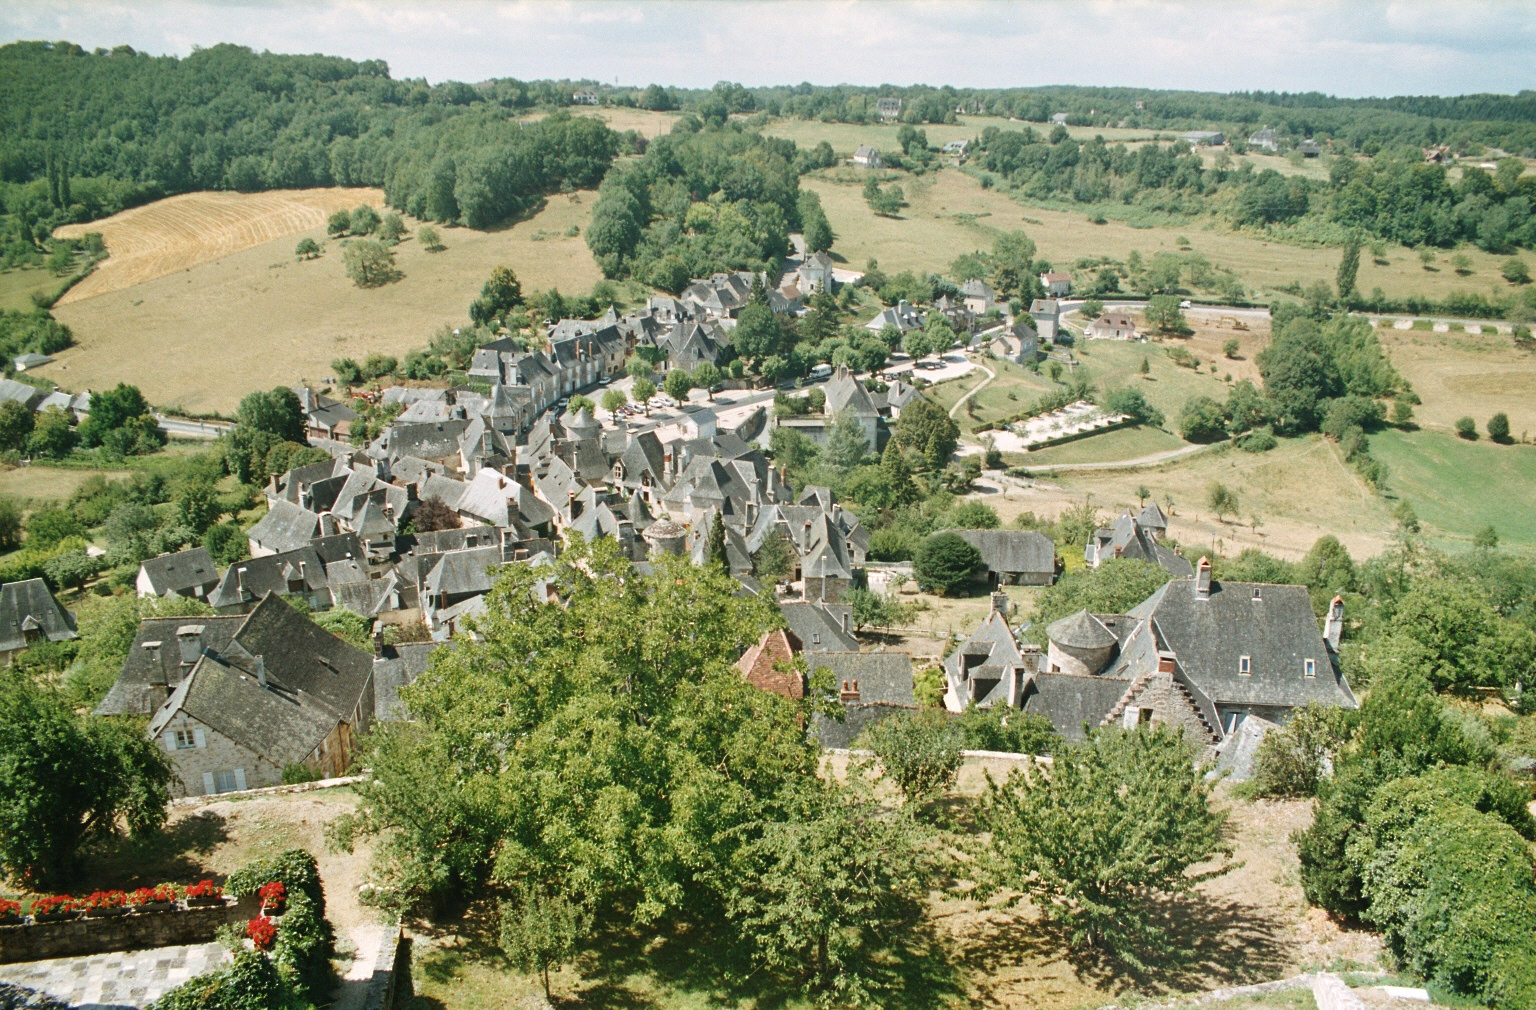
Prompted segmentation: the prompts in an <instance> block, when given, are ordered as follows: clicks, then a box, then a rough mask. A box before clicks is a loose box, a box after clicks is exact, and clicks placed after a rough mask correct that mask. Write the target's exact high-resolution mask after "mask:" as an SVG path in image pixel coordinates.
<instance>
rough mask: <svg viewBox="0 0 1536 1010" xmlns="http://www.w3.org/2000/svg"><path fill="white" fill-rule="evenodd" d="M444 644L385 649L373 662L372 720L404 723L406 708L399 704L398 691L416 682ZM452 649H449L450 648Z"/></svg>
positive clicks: (429, 643) (421, 644) (413, 643)
mask: <svg viewBox="0 0 1536 1010" xmlns="http://www.w3.org/2000/svg"><path fill="white" fill-rule="evenodd" d="M445 644H446V643H443V642H401V643H400V644H398V645H386V646H385V647H384V654H383V655H382V656H380V657H379V658H378V659H376V660H374V661H373V717H374V718H375V719H404V718H406V711H405V706H404V705H403V704H402V703H401V701H400V689H401V688H402V687H405V686H406V685H407V684H413V683H415V682H416V678H417V677H420V676H421V675H422V674H423V673H425V672H426V669H427V661H428V660H429V659H430V658H431V656H432V653H434V652H436V651H437V650H438V649H440V648H442V647H443V646H444V645H445ZM450 648H451V646H450Z"/></svg>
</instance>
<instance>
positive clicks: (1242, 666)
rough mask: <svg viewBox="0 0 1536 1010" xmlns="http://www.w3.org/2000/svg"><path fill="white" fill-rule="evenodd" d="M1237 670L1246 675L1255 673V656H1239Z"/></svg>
mask: <svg viewBox="0 0 1536 1010" xmlns="http://www.w3.org/2000/svg"><path fill="white" fill-rule="evenodd" d="M1237 672H1238V673H1240V674H1242V675H1243V676H1245V677H1246V676H1248V675H1249V674H1251V673H1253V657H1252V656H1239V657H1237Z"/></svg>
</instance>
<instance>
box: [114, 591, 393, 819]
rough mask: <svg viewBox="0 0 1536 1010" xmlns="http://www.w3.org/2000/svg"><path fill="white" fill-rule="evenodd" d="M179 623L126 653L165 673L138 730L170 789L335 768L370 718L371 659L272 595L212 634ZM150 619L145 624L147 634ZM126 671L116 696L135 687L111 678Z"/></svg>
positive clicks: (226, 787) (226, 788) (207, 788)
mask: <svg viewBox="0 0 1536 1010" xmlns="http://www.w3.org/2000/svg"><path fill="white" fill-rule="evenodd" d="M180 620H181V621H182V622H183V623H181V624H180V625H179V626H177V627H176V629H175V638H176V641H175V643H174V644H168V643H165V642H164V641H163V639H156V640H144V641H136V642H135V646H134V650H133V651H134V652H138V651H141V650H142V651H143V652H144V653H146V654H154V655H153V658H148V657H146V658H148V661H146V662H141V663H140V664H139V665H138V668H139V669H140V670H141V671H142V672H144V673H151V674H153V673H154V672H156V671H157V669H158V671H159V672H160V673H161V675H162V676H163V677H165V679H166V680H167V683H165V684H163V685H158V686H160V687H163V688H166V689H168V690H169V696H168V697H167V698H166V699H165V701H164V702H163V703H162V704H161V705H160V706H159V707H158V708H157V709H156V710H155V713H154V716H153V717H152V718H151V719H150V722H149V730H148V732H149V736H150V739H152V740H155V741H158V742H159V743H160V745H161V746H163V747H164V748H165V750H166V754H167V756H168V758H169V760H170V763H171V768H172V779H171V786H172V792H173V793H174V794H175V795H179V796H200V795H207V794H210V793H222V792H231V791H235V790H240V789H247V788H258V787H261V786H269V785H278V784H281V782H282V779H283V769H284V768H287V767H290V766H294V765H300V766H303V767H305V768H307V769H310V770H311V771H314V772H318V773H320V774H321V775H323V776H325V777H333V776H336V775H340V774H343V773H345V771H346V769H347V768H348V766H349V765H350V764H351V760H352V754H353V752H354V750H355V748H356V741H357V737H358V735H359V734H361V733H364V732H366V731H367V729H368V728H369V726H370V725H372V722H373V715H374V708H375V698H374V687H373V657H372V656H370V655H369V654H368V653H366V652H364V651H363V650H361V649H359V648H357V647H356V646H353V645H350V644H348V643H347V642H344V641H342V640H341V639H340V638H338V637H336V636H335V635H333V634H331V633H330V632H328V631H326V630H325V629H323V628H321V627H320V626H318V625H316V624H315V623H314V622H313V621H310V620H309V619H308V618H306V617H304V616H303V615H302V614H300V613H298V612H297V611H295V610H294V609H293V608H291V607H289V606H288V605H287V604H285V603H283V602H282V601H281V600H280V599H278V598H277V597H276V596H274V595H272V594H268V595H267V596H266V597H265V598H263V600H262V601H261V603H260V604H259V605H258V606H257V607H256V609H255V610H253V611H251V613H249V614H247V615H245V616H244V617H243V618H240V619H239V624H238V626H236V627H234V628H233V633H232V634H230V633H229V632H230V630H231V629H230V628H229V627H228V623H229V621H230V619H225V622H224V624H225V626H224V627H220V628H218V629H217V630H216V631H214V633H213V634H209V628H208V621H209V620H210V619H207V618H200V619H199V618H182V619H180ZM214 620H216V619H214ZM194 622H196V623H194ZM158 623H159V622H146V624H150V625H151V630H153V631H154V632H155V633H159V631H160V630H161V629H160V628H158V627H155V626H154V625H156V624H158ZM145 630H146V629H145V628H144V627H142V626H141V628H140V636H139V637H140V639H142V638H143V635H144V632H145ZM167 654H169V655H167ZM171 660H174V661H175V665H174V669H175V671H176V672H175V675H176V676H179V677H180V680H179V681H178V682H177V683H175V684H174V685H172V684H170V683H169V682H168V681H169V676H166V674H167V673H168V670H167V666H166V664H167V662H168V661H171ZM130 661H132V659H131V657H130ZM127 673H128V664H125V666H124V672H123V673H121V674H119V682H120V684H119V685H114V688H113V690H114V692H116V693H117V694H118V696H119V697H120V698H130V697H131V696H133V695H134V694H135V692H134V691H132V690H131V689H130V688H131V687H132V685H122V684H121V682H122V681H123V680H124V677H125V676H126V675H127ZM120 686H122V687H124V689H123V690H119V687H120ZM146 686H155V685H146ZM137 693H138V696H139V699H141V700H142V698H143V697H144V695H143V692H137ZM110 697H111V695H109V698H110ZM104 704H105V703H104ZM98 711H100V709H98Z"/></svg>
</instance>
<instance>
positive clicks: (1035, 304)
mask: <svg viewBox="0 0 1536 1010" xmlns="http://www.w3.org/2000/svg"><path fill="white" fill-rule="evenodd" d="M1029 318H1031V319H1033V320H1034V321H1035V330H1036V332H1038V333H1039V334H1040V338H1041V339H1042V340H1050V341H1054V340H1055V339H1056V333H1057V331H1058V330H1060V329H1061V303H1060V302H1058V301H1057V300H1056V299H1054V298H1036V299H1035V300H1034V301H1032V302H1030V303H1029Z"/></svg>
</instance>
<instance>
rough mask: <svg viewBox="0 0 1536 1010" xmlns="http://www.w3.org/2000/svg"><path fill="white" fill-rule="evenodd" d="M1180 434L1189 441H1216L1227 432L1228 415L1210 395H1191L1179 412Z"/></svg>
mask: <svg viewBox="0 0 1536 1010" xmlns="http://www.w3.org/2000/svg"><path fill="white" fill-rule="evenodd" d="M1179 434H1180V435H1182V436H1184V439H1185V441H1188V442H1214V441H1216V440H1217V439H1220V438H1225V437H1226V434H1227V415H1226V412H1225V411H1223V410H1222V409H1221V404H1219V403H1217V402H1216V401H1215V400H1213V399H1211V398H1210V397H1209V396H1194V397H1190V399H1189V401H1188V402H1186V403H1185V404H1184V409H1183V410H1181V411H1180V412H1179Z"/></svg>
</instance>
